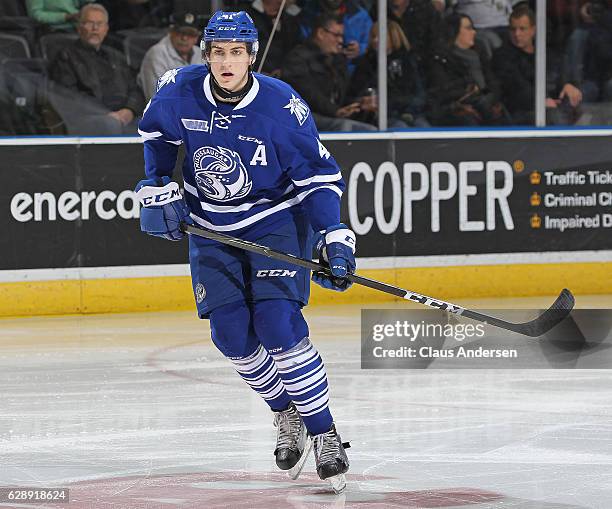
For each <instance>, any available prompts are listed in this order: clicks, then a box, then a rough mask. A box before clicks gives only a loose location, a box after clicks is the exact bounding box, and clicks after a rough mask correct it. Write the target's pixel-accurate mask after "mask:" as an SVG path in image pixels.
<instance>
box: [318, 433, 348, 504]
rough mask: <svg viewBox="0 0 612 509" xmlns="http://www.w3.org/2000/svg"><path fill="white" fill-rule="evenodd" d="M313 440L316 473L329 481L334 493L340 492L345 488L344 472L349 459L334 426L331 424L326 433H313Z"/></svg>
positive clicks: (346, 469) (346, 470)
mask: <svg viewBox="0 0 612 509" xmlns="http://www.w3.org/2000/svg"><path fill="white" fill-rule="evenodd" d="M313 442H314V455H315V462H316V465H317V474H318V475H319V477H320V478H321V479H324V480H326V481H327V482H329V484H330V485H331V487H332V489H333V490H334V492H335V493H342V492H343V491H344V489H345V488H346V477H345V475H344V474H345V473H346V472H348V469H349V461H348V457H347V456H346V451H345V450H344V448H345V445H344V444H343V443H342V440H341V439H340V435H338V433H336V427H335V426H334V425H332V427H331V429H330V430H329V431H327V432H326V433H321V434H320V435H315V436H314V437H313ZM346 446H347V447H349V446H348V444H347V445H346Z"/></svg>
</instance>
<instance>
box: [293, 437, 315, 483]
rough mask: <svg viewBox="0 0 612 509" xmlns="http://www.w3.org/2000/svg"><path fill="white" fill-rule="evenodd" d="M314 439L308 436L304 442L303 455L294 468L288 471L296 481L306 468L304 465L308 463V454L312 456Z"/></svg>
mask: <svg viewBox="0 0 612 509" xmlns="http://www.w3.org/2000/svg"><path fill="white" fill-rule="evenodd" d="M312 446H313V441H312V438H310V437H307V438H306V443H305V444H304V451H303V452H302V456H301V457H300V459H299V461H298V462H297V463H296V464H295V465H294V466H293V468H291V469H289V470H288V471H287V475H288V476H289V477H290V478H291V479H293V480H294V481H295V480H296V479H297V478H298V477H299V476H300V474H301V473H302V470H303V469H304V465H305V464H306V460H307V459H308V456H310V451H312Z"/></svg>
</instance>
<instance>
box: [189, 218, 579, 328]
mask: <svg viewBox="0 0 612 509" xmlns="http://www.w3.org/2000/svg"><path fill="white" fill-rule="evenodd" d="M181 230H182V231H184V232H186V233H189V234H191V235H195V236H197V237H203V238H205V239H209V240H215V241H217V242H220V243H222V244H226V245H228V246H232V247H236V248H238V249H243V250H245V251H250V252H252V253H256V254H260V255H263V256H266V257H268V258H273V259H275V260H279V261H283V262H287V263H291V264H293V265H297V266H299V267H303V268H305V269H308V270H312V271H315V272H323V273H325V274H327V275H329V276H331V272H330V271H329V268H328V267H326V266H324V265H322V264H320V263H317V262H313V261H312V260H306V259H304V258H299V257H297V256H294V255H292V254H289V253H283V252H281V251H276V250H275V249H272V248H270V247H267V246H263V245H261V244H257V243H255V242H251V241H248V240H243V239H238V238H235V237H231V236H229V235H225V234H224V233H218V232H214V231H212V230H208V229H206V228H202V227H200V226H195V225H190V224H186V223H181ZM332 277H333V276H332ZM346 279H348V280H349V281H351V282H352V283H355V284H358V285H362V286H366V287H368V288H372V289H373V290H378V291H380V292H384V293H388V294H390V295H394V296H395V297H400V298H402V299H405V300H408V301H411V302H416V303H418V304H422V305H424V306H429V307H430V308H434V309H439V310H441V311H447V312H449V313H453V314H457V315H462V316H465V317H467V318H471V319H472V320H476V321H479V322H484V323H488V324H490V325H494V326H496V327H499V328H501V329H505V330H510V331H513V332H518V333H519V334H524V335H526V336H531V337H537V336H541V335H542V334H544V333H546V332H548V331H549V330H550V329H552V328H553V327H554V326H555V325H557V324H558V323H559V322H561V321H562V320H563V319H564V318H565V317H566V316H567V315H568V314H569V312H570V311H571V309H572V308H573V306H574V297H573V295H572V294H571V292H570V291H569V290H567V289H564V290H563V291H562V292H561V294H560V295H559V297H557V299H556V300H555V302H554V303H553V305H552V306H551V307H550V308H549V309H547V310H546V311H545V312H544V313H543V314H542V315H540V316H539V317H537V318H536V319H535V320H532V321H530V322H526V323H512V322H507V321H505V320H502V319H500V318H495V317H493V316H489V315H486V314H484V313H479V312H478V311H472V310H469V309H465V308H463V307H461V306H459V305H457V304H452V303H450V302H445V301H443V300H440V299H434V298H432V297H428V296H427V295H422V294H420V293H416V292H412V291H410V290H404V289H402V288H398V287H397V286H393V285H389V284H387V283H383V282H381V281H376V280H374V279H369V278H367V277H363V276H359V275H358V274H348V275H347V276H346Z"/></svg>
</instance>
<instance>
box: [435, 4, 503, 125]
mask: <svg viewBox="0 0 612 509" xmlns="http://www.w3.org/2000/svg"><path fill="white" fill-rule="evenodd" d="M445 24H446V27H445V28H446V30H445V33H446V40H445V42H444V43H443V44H441V45H440V47H439V48H438V50H437V51H435V52H434V56H433V61H432V64H431V76H430V90H429V91H428V96H429V100H430V101H429V102H430V108H431V109H430V118H431V121H432V123H433V124H434V125H451V126H452V125H468V126H478V125H504V124H508V123H509V122H510V119H509V116H508V114H507V111H506V109H505V108H504V106H503V104H502V103H501V102H500V89H499V85H498V83H497V81H496V80H495V78H494V76H493V74H492V72H491V70H490V67H489V65H488V62H487V60H486V58H485V57H484V55H483V54H482V52H481V51H480V50H479V49H478V48H477V47H476V46H475V45H474V41H475V37H476V31H475V30H474V26H473V25H472V20H471V19H470V17H469V16H466V15H465V14H451V15H450V16H448V17H447V18H446V20H445Z"/></svg>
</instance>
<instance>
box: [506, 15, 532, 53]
mask: <svg viewBox="0 0 612 509" xmlns="http://www.w3.org/2000/svg"><path fill="white" fill-rule="evenodd" d="M535 32H536V27H535V26H534V25H532V24H531V21H530V20H529V16H521V17H520V18H511V19H510V39H511V40H512V44H514V45H515V46H516V47H517V48H520V49H522V50H523V51H528V50H530V49H531V48H532V46H533V38H534V37H535Z"/></svg>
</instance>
